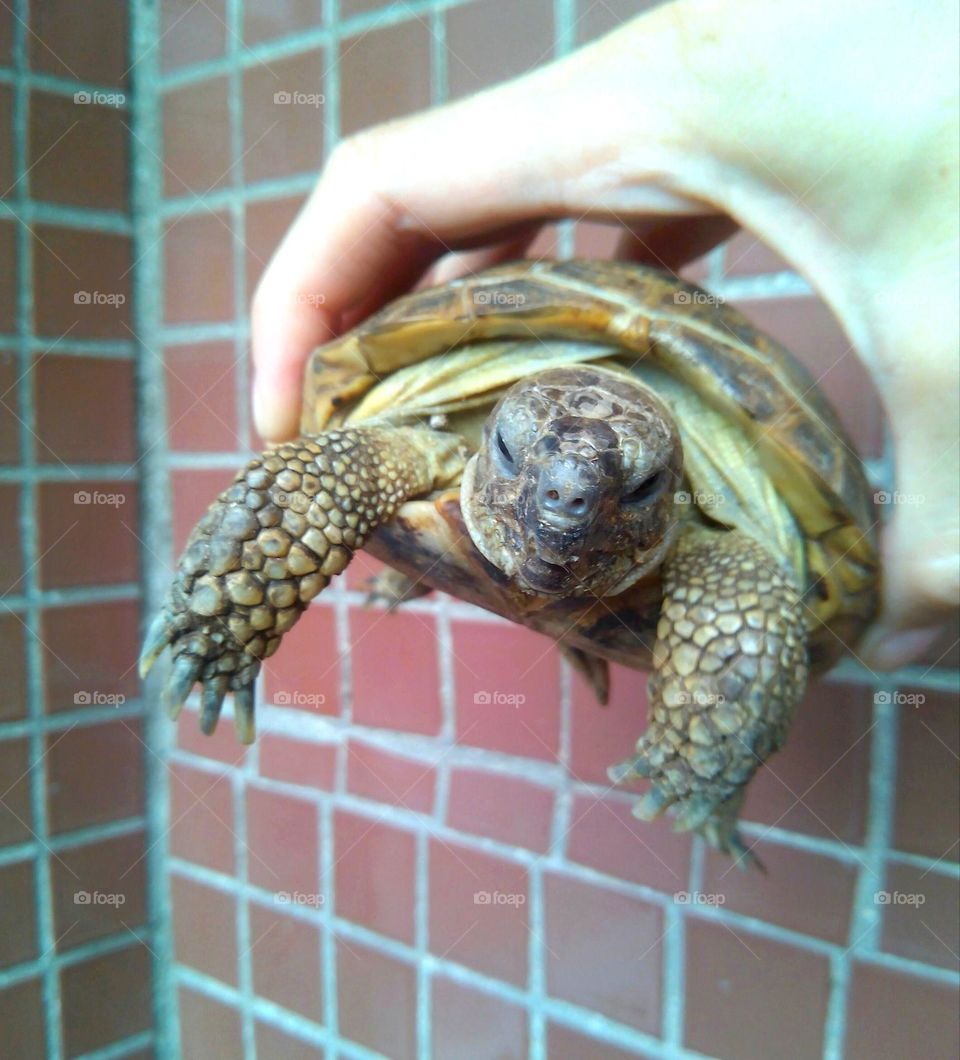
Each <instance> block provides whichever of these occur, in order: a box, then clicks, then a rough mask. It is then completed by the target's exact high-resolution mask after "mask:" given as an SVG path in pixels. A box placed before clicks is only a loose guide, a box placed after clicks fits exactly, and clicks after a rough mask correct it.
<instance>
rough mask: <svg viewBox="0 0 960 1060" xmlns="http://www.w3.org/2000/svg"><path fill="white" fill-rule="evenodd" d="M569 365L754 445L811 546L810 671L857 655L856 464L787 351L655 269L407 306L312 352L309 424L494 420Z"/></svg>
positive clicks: (859, 477) (538, 276) (872, 537)
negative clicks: (526, 387)
mask: <svg viewBox="0 0 960 1060" xmlns="http://www.w3.org/2000/svg"><path fill="white" fill-rule="evenodd" d="M491 340H503V341H498V342H491ZM521 351H522V352H521ZM571 360H573V361H586V360H595V361H598V362H601V363H603V364H606V365H609V366H618V367H619V368H620V370H624V369H627V370H631V371H636V372H637V374H638V375H640V376H643V375H644V373H645V372H648V371H653V372H655V373H665V374H666V376H668V377H670V378H671V379H672V380H675V381H676V382H678V383H679V384H681V385H682V386H683V387H684V388H685V389H686V390H687V391H688V392H690V393H692V394H695V395H696V396H697V398H698V399H699V400H700V401H701V402H703V403H704V404H705V406H707V407H709V409H710V410H711V412H712V414H713V417H714V420H713V422H717V421H716V415H717V414H719V416H721V417H722V418H723V419H722V422H725V423H728V424H730V425H731V427H735V428H736V429H737V431H738V432H740V433H741V434H742V435H743V436H745V437H746V438H747V439H748V442H749V444H748V445H746V446H743V447H741V448H740V449H739V450H738V452H739V453H740V459H741V462H742V463H743V465H744V467H743V473H744V474H746V471H747V468H746V462H747V461H751V462H753V463H754V464H755V465H756V466H757V467H759V468H760V469H762V472H763V473H764V474H765V475H766V476H767V477H768V479H769V481H770V483H772V485H773V488H774V489H775V491H776V493H777V494H778V496H779V498H780V499H781V500H782V502H783V503H784V504H785V505H786V507H787V508H788V509H789V512H790V513H791V514H792V516H793V520H794V523H795V528H796V530H795V533H796V536H797V537H799V538H801V539H802V540H801V541H800V542H799V546H800V550H801V551H802V554H803V557H804V563H803V568H804V569H805V576H806V581H807V584H806V596H805V604H806V606H807V608H808V610H809V615H808V617H809V620H810V621H809V626H810V630H811V654H812V656H813V657H814V660H815V661H816V658H817V656H818V655H819V656H821V657H830V658H834V657H836V655H838V654H839V650H838V649H839V648H840V647H841V646H843V645H847V644H851V643H853V641H854V640H855V638H856V635H857V634H858V632H859V631H860V630H861V629H862V628H863V627H864V626H865V625H866V624H867V623H868V622H869V620H870V618H871V617H872V616H873V614H874V611H875V609H876V605H877V598H878V578H879V574H878V572H879V566H878V558H877V540H876V525H877V521H876V519H875V516H874V513H873V505H872V499H871V494H870V490H869V487H868V483H867V480H866V476H865V474H864V470H863V465H862V463H861V460H860V458H859V456H858V455H857V453H856V451H855V449H854V448H853V445H852V443H851V442H850V441H849V439H848V438H847V437H846V434H845V432H844V431H843V429H842V427H841V426H840V424H839V422H838V420H837V417H836V415H835V413H834V412H833V410H832V409H831V408H830V406H829V405H828V403H827V402H826V400H825V398H824V397H823V395H822V394H821V392H820V391H819V389H818V388H817V385H816V382H815V380H814V379H813V378H812V377H811V375H810V374H809V372H808V371H807V370H806V369H805V368H804V366H803V365H801V364H800V362H799V361H797V360H796V359H795V358H794V357H793V355H792V354H790V352H789V351H788V350H787V349H785V348H784V347H783V346H782V345H781V344H780V343H778V342H776V341H775V340H774V339H772V338H770V337H769V336H767V335H764V334H763V333H762V332H760V331H758V330H757V329H756V328H755V327H754V326H753V325H752V324H751V323H750V321H749V320H747V319H746V317H744V316H743V315H742V314H741V313H739V312H738V311H737V310H735V309H733V308H732V307H730V306H728V305H724V304H717V303H716V300H715V299H712V298H711V297H710V296H709V295H707V294H706V293H705V292H703V291H701V290H700V289H699V288H697V287H695V286H692V285H690V284H687V283H684V282H683V281H680V280H678V279H676V278H675V277H673V276H670V275H668V274H665V273H663V272H660V271H659V270H656V269H652V268H648V267H644V266H639V265H633V264H628V263H623V262H607V261H566V262H530V261H524V262H518V263H514V264H510V265H502V266H497V267H495V268H493V269H489V270H487V271H485V272H483V273H480V274H477V275H475V276H471V277H469V278H465V279H461V280H456V281H453V282H452V283H448V284H446V285H443V286H440V287H435V288H430V289H428V290H423V291H419V292H416V293H414V294H411V295H408V296H406V297H404V298H400V299H398V300H397V301H395V302H393V303H391V304H390V305H388V306H387V307H385V308H384V309H383V310H381V311H380V312H378V313H377V314H375V315H374V316H372V317H370V318H369V319H367V320H366V321H365V322H364V323H363V324H361V325H360V326H359V327H357V328H356V329H354V330H353V331H351V332H349V333H348V334H346V335H344V336H342V337H341V338H339V339H337V340H335V341H334V342H332V343H329V344H328V345H326V346H323V347H320V348H319V349H318V350H317V351H316V352H315V353H314V354H313V356H312V358H311V360H310V362H309V364H308V367H307V374H306V380H305V397H304V410H303V422H302V427H303V429H304V431H305V432H307V433H315V432H317V431H319V430H322V429H323V428H324V427H326V426H327V425H328V424H331V423H336V422H344V421H351V422H358V421H362V420H368V419H376V418H383V417H390V416H397V415H403V414H405V413H406V414H414V415H418V416H422V415H424V414H428V413H449V412H462V411H463V410H468V409H470V408H477V409H481V410H485V409H486V408H488V407H490V405H492V403H493V401H495V400H496V398H497V397H498V396H499V394H500V393H502V392H503V390H504V389H505V388H506V387H508V386H510V385H511V384H512V383H513V382H515V381H516V380H517V379H520V378H523V377H526V376H529V375H530V374H531V373H532V372H534V371H537V370H539V368H541V367H543V368H545V367H550V366H553V365H554V364H556V363H569V362H570V361H571ZM427 362H429V363H427ZM414 366H417V367H414ZM703 419H704V420H705V421H706V422H710V421H709V419H708V418H707V417H703ZM709 429H715V428H709ZM739 471H740V469H739V468H737V467H733V468H728V469H727V474H728V475H730V476H733V477H736V476H737V475H738V473H739ZM758 521H760V520H759V513H758Z"/></svg>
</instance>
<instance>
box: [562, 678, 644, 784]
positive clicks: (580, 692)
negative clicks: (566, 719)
mask: <svg viewBox="0 0 960 1060" xmlns="http://www.w3.org/2000/svg"><path fill="white" fill-rule="evenodd" d="M646 719H647V675H646V674H645V673H640V672H638V671H637V670H628V669H627V668H626V667H625V666H611V667H610V702H609V704H608V705H607V706H606V707H601V706H600V705H599V704H598V703H597V698H596V696H595V695H594V694H593V692H592V691H591V690H590V689H589V688H588V687H587V686H586V684H585V683H584V682H583V681H582V680H581V679H580V677H579V675H577V674H574V675H573V716H572V719H571V730H572V735H571V741H570V774H571V776H572V777H573V778H574V779H575V780H580V781H583V782H585V783H588V784H602V785H604V787H606V786H608V785H609V783H610V781H609V779H608V777H607V768H608V767H609V766H612V765H614V764H615V763H617V762H622V761H623V760H624V759H625V758H627V757H628V756H629V755H630V754H632V753H633V748H634V745H635V744H636V742H637V739H638V738H639V736H640V734H641V733H642V732H643V730H644V729H645V728H646V724H647V722H646ZM628 790H629V789H628Z"/></svg>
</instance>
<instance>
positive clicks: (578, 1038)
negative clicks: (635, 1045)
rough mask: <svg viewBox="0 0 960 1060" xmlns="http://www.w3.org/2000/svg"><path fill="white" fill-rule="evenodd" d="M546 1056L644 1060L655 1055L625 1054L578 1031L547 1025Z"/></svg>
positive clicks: (573, 1059) (576, 1059) (556, 1059)
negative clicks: (637, 1059) (639, 1059)
mask: <svg viewBox="0 0 960 1060" xmlns="http://www.w3.org/2000/svg"><path fill="white" fill-rule="evenodd" d="M547 1054H548V1055H549V1056H550V1058H551V1060H584V1058H585V1057H589V1058H590V1060H636V1058H637V1057H640V1058H641V1060H646V1058H647V1057H651V1058H652V1057H654V1056H655V1055H656V1054H655V1053H647V1052H644V1051H643V1050H642V1049H641V1050H635V1049H631V1050H630V1052H627V1051H626V1050H624V1049H618V1048H617V1047H616V1046H615V1045H608V1044H607V1043H606V1042H598V1041H597V1039H596V1038H588V1037H586V1035H583V1034H581V1033H580V1032H579V1031H575V1030H573V1029H572V1028H570V1027H564V1026H561V1025H560V1024H559V1023H548V1024H547Z"/></svg>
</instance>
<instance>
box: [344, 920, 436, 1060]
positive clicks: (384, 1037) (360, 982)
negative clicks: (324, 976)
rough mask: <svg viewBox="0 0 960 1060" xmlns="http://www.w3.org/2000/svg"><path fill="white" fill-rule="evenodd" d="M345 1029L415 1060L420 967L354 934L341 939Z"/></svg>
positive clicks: (398, 1057)
mask: <svg viewBox="0 0 960 1060" xmlns="http://www.w3.org/2000/svg"><path fill="white" fill-rule="evenodd" d="M337 988H338V989H337V1005H338V1011H339V1024H340V1033H341V1034H342V1035H343V1036H344V1037H345V1038H349V1039H351V1040H352V1041H355V1042H358V1043H359V1044H360V1045H365V1046H366V1047H367V1048H368V1049H373V1050H374V1051H375V1052H378V1053H383V1054H384V1055H386V1056H390V1057H393V1058H395V1060H413V1058H414V1057H415V1056H416V1053H417V1049H416V1036H417V973H416V970H415V969H414V968H413V966H412V965H409V964H406V963H405V962H403V961H398V960H395V959H394V958H393V957H388V956H387V955H386V954H382V953H377V952H375V951H374V950H371V949H368V948H367V947H366V946H362V945H360V944H359V943H357V942H354V941H353V940H351V941H350V942H349V944H348V943H347V942H345V941H343V940H342V939H341V940H339V942H338V945H337Z"/></svg>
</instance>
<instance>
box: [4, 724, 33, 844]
mask: <svg viewBox="0 0 960 1060" xmlns="http://www.w3.org/2000/svg"><path fill="white" fill-rule="evenodd" d="M29 752H30V745H29V743H28V742H27V741H26V740H0V783H2V785H3V788H2V789H0V790H2V791H3V797H2V800H0V845H2V846H11V845H13V844H14V843H23V842H26V841H27V840H28V839H32V838H33V811H32V810H31V808H30V758H29Z"/></svg>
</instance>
